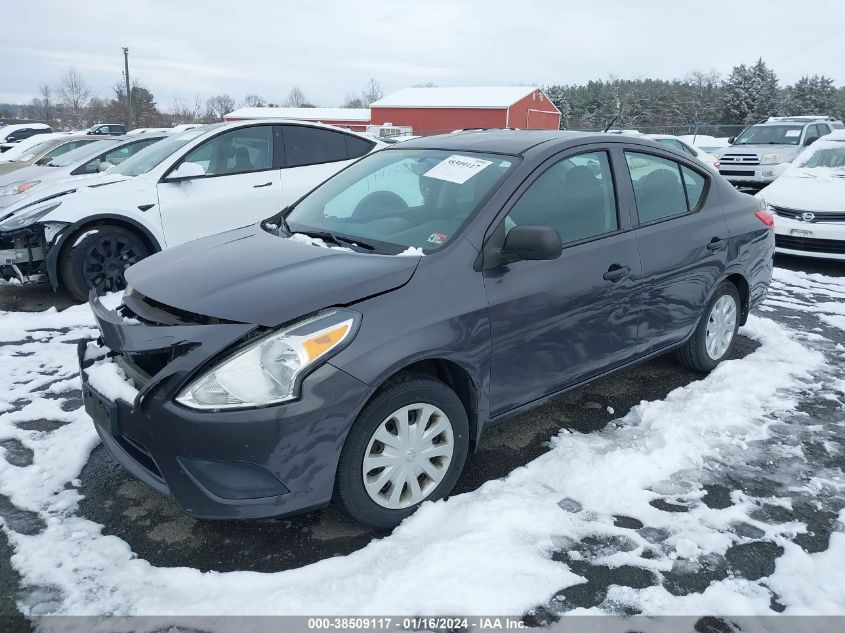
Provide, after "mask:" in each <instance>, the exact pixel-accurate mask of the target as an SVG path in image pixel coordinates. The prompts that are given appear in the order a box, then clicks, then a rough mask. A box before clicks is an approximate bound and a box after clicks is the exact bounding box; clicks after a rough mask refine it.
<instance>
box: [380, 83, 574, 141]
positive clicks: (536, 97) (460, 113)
mask: <svg viewBox="0 0 845 633" xmlns="http://www.w3.org/2000/svg"><path fill="white" fill-rule="evenodd" d="M370 120H371V123H372V125H382V124H384V123H391V124H393V125H402V126H410V127H412V128H413V129H414V132H413V133H414V134H418V135H423V136H424V135H430V134H444V133H447V132H452V131H453V130H458V129H465V128H478V127H513V128H520V129H540V130H557V129H560V110H558V109H557V108H556V107H555V105H554V104H553V103H552V102H551V101H550V100H549V98H548V97H547V96H546V95H545V94H544V93H543V91H542V90H540V89H539V88H531V87H525V86H508V87H501V88H476V87H470V88H405V89H404V90H400V91H399V92H394V93H393V94H390V95H387V96H386V97H384V98H383V99H379V100H378V101H376V102H374V103H373V104H372V105H371V106H370Z"/></svg>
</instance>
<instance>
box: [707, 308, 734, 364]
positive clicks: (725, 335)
mask: <svg viewBox="0 0 845 633" xmlns="http://www.w3.org/2000/svg"><path fill="white" fill-rule="evenodd" d="M735 328H736V301H734V298H733V297H732V296H730V295H722V296H721V297H719V300H718V301H716V303H715V304H714V305H713V309H712V310H710V317H709V319H708V320H707V335H706V336H705V338H704V346H705V347H706V348H707V355H708V356H709V357H710V358H712V359H713V360H719V359H720V358H721V357H722V356H724V355H725V352H727V351H728V347H730V345H731V341H732V340H733V337H734V329H735Z"/></svg>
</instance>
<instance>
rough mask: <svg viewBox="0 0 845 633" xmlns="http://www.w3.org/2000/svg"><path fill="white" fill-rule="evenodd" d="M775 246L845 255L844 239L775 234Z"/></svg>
mask: <svg viewBox="0 0 845 633" xmlns="http://www.w3.org/2000/svg"><path fill="white" fill-rule="evenodd" d="M775 246H780V247H781V248H788V249H791V250H795V251H807V252H809V253H833V254H837V255H845V240H821V239H816V238H812V237H796V236H794V235H775Z"/></svg>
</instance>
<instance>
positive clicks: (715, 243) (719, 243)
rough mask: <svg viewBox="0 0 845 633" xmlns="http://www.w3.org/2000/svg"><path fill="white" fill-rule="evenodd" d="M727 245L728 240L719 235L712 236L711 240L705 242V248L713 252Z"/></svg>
mask: <svg viewBox="0 0 845 633" xmlns="http://www.w3.org/2000/svg"><path fill="white" fill-rule="evenodd" d="M727 247H728V240H723V239H722V238H721V237H714V238H713V239H712V240H710V243H709V244H707V250H708V251H713V252H714V253H715V252H716V251H720V250H722V249H724V248H727Z"/></svg>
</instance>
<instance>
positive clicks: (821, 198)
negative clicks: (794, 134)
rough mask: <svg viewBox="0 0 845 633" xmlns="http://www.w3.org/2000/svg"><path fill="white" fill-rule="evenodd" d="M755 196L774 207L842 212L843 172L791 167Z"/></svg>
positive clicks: (844, 179) (844, 201)
mask: <svg viewBox="0 0 845 633" xmlns="http://www.w3.org/2000/svg"><path fill="white" fill-rule="evenodd" d="M757 196H758V197H759V198H760V199H762V200H765V201H766V202H767V203H768V204H771V205H774V206H776V207H785V208H787V209H794V210H796V211H822V212H824V211H834V212H837V211H838V212H840V213H841V212H843V211H845V171H842V170H841V169H840V170H834V169H818V168H816V169H802V168H800V167H793V168H791V169H789V170H788V171H786V172H785V173H784V174H783V175H782V176H781V177H780V178H778V179H777V180H775V181H774V182H773V183H772V184H770V185H769V186H768V187H766V188H765V189H762V190H761V191H760V192H759V193H758V194H757Z"/></svg>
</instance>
